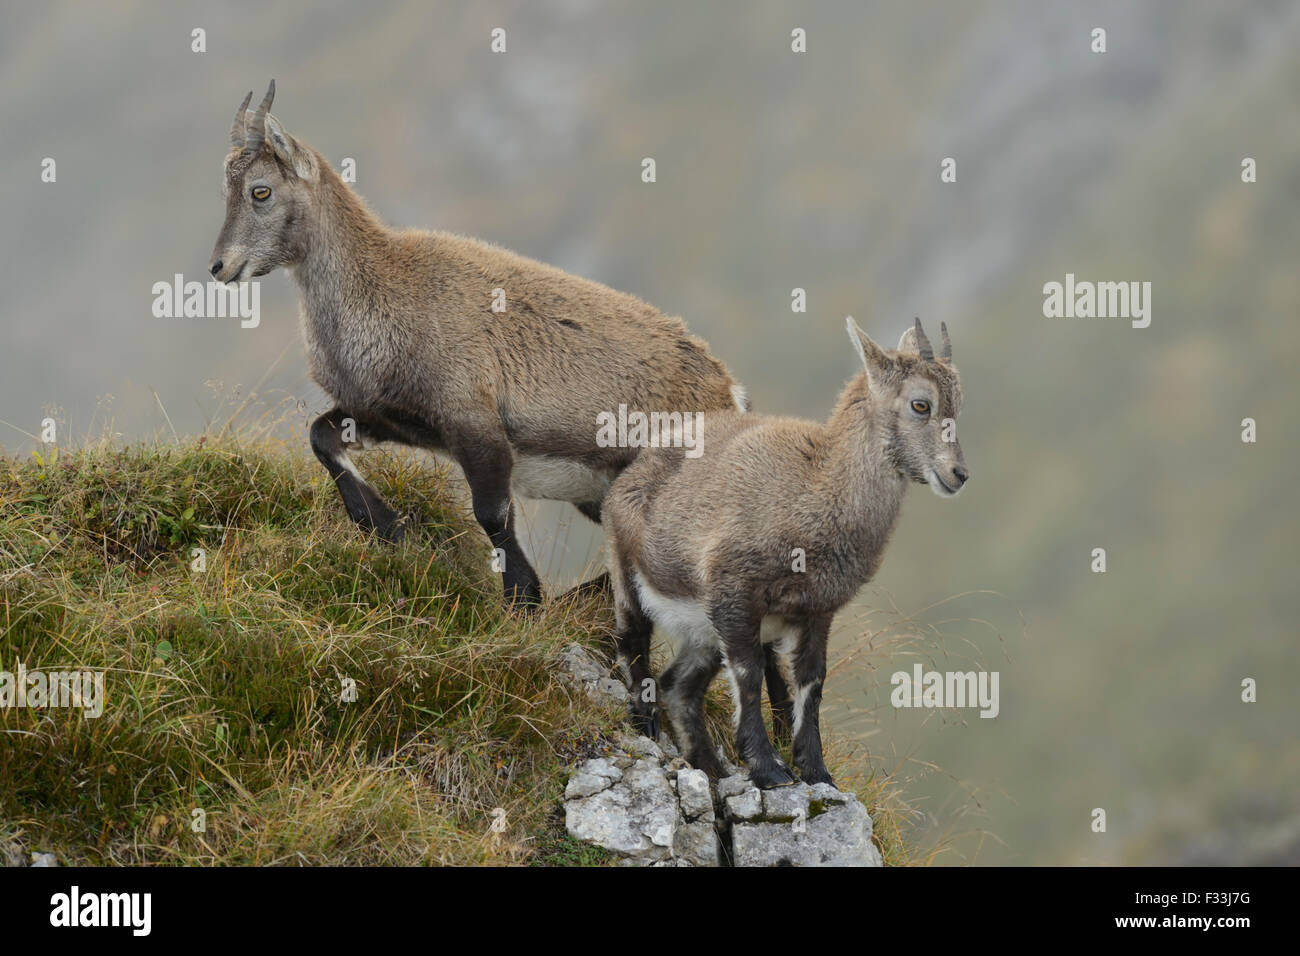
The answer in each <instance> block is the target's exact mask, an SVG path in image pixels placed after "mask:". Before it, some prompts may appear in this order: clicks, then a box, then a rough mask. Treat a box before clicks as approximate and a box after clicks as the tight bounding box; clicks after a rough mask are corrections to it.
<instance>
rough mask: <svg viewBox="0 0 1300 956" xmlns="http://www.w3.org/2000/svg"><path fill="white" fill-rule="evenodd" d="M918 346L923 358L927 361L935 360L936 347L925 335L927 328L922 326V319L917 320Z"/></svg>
mask: <svg viewBox="0 0 1300 956" xmlns="http://www.w3.org/2000/svg"><path fill="white" fill-rule="evenodd" d="M916 348H917V351H919V352H920V353H921V358H923V359H924V360H925V361H927V362H933V361H934V349H933V348H931V347H930V340H929V339H927V338H926V337H925V330H924V329H922V328H921V320H920V319H919V318H918V319H917V320H916Z"/></svg>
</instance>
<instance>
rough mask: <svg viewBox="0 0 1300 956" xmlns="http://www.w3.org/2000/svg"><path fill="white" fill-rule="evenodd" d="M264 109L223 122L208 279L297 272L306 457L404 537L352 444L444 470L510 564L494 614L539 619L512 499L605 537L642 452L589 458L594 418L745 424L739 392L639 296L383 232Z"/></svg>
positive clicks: (601, 451) (481, 251)
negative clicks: (721, 415)
mask: <svg viewBox="0 0 1300 956" xmlns="http://www.w3.org/2000/svg"><path fill="white" fill-rule="evenodd" d="M274 96H275V81H274V80H273V81H272V82H271V85H270V88H269V89H268V90H267V93H266V97H265V98H264V99H263V100H262V103H261V105H260V106H258V107H257V109H256V110H255V111H253V113H252V114H251V115H250V114H249V113H248V105H249V102H250V101H251V99H252V94H251V93H250V94H249V95H248V96H247V97H245V98H244V102H243V104H242V105H241V106H240V107H239V111H238V112H237V113H236V114H235V122H234V126H233V127H232V128H231V131H230V141H231V150H230V153H229V155H228V156H227V157H226V164H225V197H226V220H225V224H224V225H223V226H222V227H221V233H220V234H219V235H218V236H217V242H216V246H215V248H214V249H213V251H212V262H211V272H212V275H213V276H214V277H216V278H217V279H218V280H220V281H222V282H235V281H239V280H241V279H246V278H249V277H251V276H261V275H266V274H267V273H268V272H270V271H271V270H272V269H274V268H276V267H277V266H288V267H290V268H291V270H292V272H293V276H294V279H295V280H296V281H297V283H298V289H299V292H300V294H301V298H302V330H303V335H304V337H305V339H306V344H307V356H308V362H309V366H310V369H311V374H312V377H313V378H314V379H315V380H316V382H317V383H318V384H319V385H320V386H321V387H322V388H323V389H324V390H325V391H326V392H327V393H328V394H329V395H330V396H331V397H332V398H333V400H334V402H335V403H336V407H335V408H333V409H332V410H331V411H329V412H326V413H325V414H324V415H322V416H321V417H320V418H319V419H317V420H316V422H315V423H314V424H313V425H312V428H311V444H312V449H313V450H314V451H315V453H316V456H317V457H318V458H319V459H320V461H321V462H322V464H324V465H325V467H326V468H327V469H328V470H329V473H330V475H331V476H332V477H333V479H334V481H335V483H336V484H337V485H338V488H339V492H340V493H341V494H342V497H343V503H344V505H345V506H346V507H347V510H348V514H349V515H351V517H352V518H353V520H355V521H357V522H358V523H360V524H361V525H362V526H364V527H366V528H372V529H374V530H375V531H377V532H378V533H379V534H381V535H382V536H384V537H386V538H389V539H398V538H400V537H401V536H402V534H403V533H404V523H403V520H402V519H401V518H400V517H399V516H398V515H397V514H395V513H394V512H393V510H392V509H391V508H389V507H388V505H386V504H385V503H384V502H383V501H382V500H381V499H380V497H379V496H378V495H377V494H376V493H375V491H374V490H373V489H372V488H371V487H370V486H369V485H368V484H367V483H366V482H365V480H364V479H363V478H362V477H361V474H360V473H359V472H358V471H357V469H356V467H355V466H354V465H353V463H352V461H351V459H350V458H349V455H348V449H349V446H355V447H360V446H362V445H363V443H364V442H366V441H379V442H383V441H394V442H401V443H405V444H408V445H413V446H417V447H421V448H426V449H431V450H436V451H440V452H444V453H446V454H447V455H449V456H450V457H451V458H452V459H454V460H455V461H456V462H457V463H458V464H459V465H460V467H461V468H462V470H463V471H464V473H465V478H466V481H467V482H468V483H469V489H470V494H471V497H472V499H473V508H474V517H475V518H476V519H477V520H478V522H479V524H480V525H482V526H483V530H484V531H485V532H487V535H488V538H489V539H490V540H491V542H492V547H493V548H494V549H500V550H501V551H503V552H504V557H505V569H504V584H505V593H506V599H507V600H508V601H510V602H512V603H535V602H537V601H538V600H540V597H541V587H540V583H539V581H538V578H537V573H536V572H535V571H534V570H533V568H532V567H531V566H530V565H529V563H528V560H527V559H526V558H525V557H524V554H523V552H522V551H521V550H520V547H519V542H518V540H517V539H516V536H515V517H514V507H513V504H512V500H511V492H512V489H513V490H514V491H515V492H518V493H519V494H520V495H522V496H525V497H531V498H548V499H554V500H560V501H570V502H573V503H574V504H575V505H576V506H577V507H578V509H579V510H580V511H581V512H582V513H583V514H584V515H586V516H587V517H589V518H591V519H592V520H593V521H599V520H600V507H601V501H602V499H603V498H604V496H605V492H606V490H607V489H608V487H609V485H610V482H611V481H612V480H613V479H614V478H615V477H616V475H617V474H618V473H619V471H621V470H622V469H623V468H624V467H625V466H627V465H628V464H629V463H630V462H631V461H632V460H633V458H635V456H636V455H637V453H638V451H639V449H637V448H623V447H602V446H601V445H599V444H598V443H597V441H596V436H597V416H598V415H599V414H600V413H602V412H604V413H607V414H609V413H612V412H613V410H615V409H617V408H618V407H619V405H621V404H624V405H627V406H628V407H629V408H634V409H640V410H643V411H645V412H650V411H652V410H653V411H664V412H677V413H678V414H680V415H685V414H688V413H700V412H710V411H714V410H717V409H721V408H728V409H735V408H738V407H740V408H743V407H744V406H745V404H746V403H745V398H744V392H743V390H742V389H741V388H740V386H739V385H737V384H736V382H735V380H734V379H733V378H732V377H731V375H730V374H729V373H728V372H727V370H726V368H725V367H724V366H723V365H722V364H721V363H720V362H718V361H717V360H716V359H715V358H713V357H712V356H711V355H710V354H709V351H708V346H707V345H705V343H704V342H702V341H701V340H699V339H697V338H694V337H692V336H691V335H689V334H688V333H687V331H686V327H685V326H684V325H683V324H682V322H681V320H680V319H677V318H671V317H668V316H665V315H663V314H661V313H660V312H659V311H658V310H656V309H655V308H653V307H652V306H650V305H648V304H646V303H645V302H643V301H641V300H640V299H637V298H635V297H634V296H631V295H625V294H623V293H621V292H615V291H614V290H612V289H609V288H606V287H605V286H603V285H600V284H598V283H595V282H590V281H588V280H586V279H580V278H578V277H576V276H573V275H569V274H568V273H566V272H563V271H561V270H559V269H556V268H552V267H550V266H546V265H543V264H541V263H539V262H535V261H533V260H531V259H526V258H523V257H522V256H517V255H515V254H513V253H511V252H507V251H506V250H504V249H500V248H498V247H496V246H493V245H489V244H487V243H484V242H478V241H476V240H473V239H467V238H463V237H461V236H454V235H449V234H446V233H439V232H423V231H415V230H403V231H397V230H393V229H389V228H387V227H386V226H384V225H383V224H382V223H381V222H380V221H379V220H378V219H377V218H376V217H375V216H374V214H373V213H371V212H370V210H369V209H368V208H367V207H366V205H365V203H364V202H363V201H362V200H361V199H360V198H359V197H358V196H357V195H356V194H355V193H354V192H353V191H352V190H351V188H349V187H348V186H347V185H346V184H345V183H344V182H343V180H342V179H341V178H340V177H339V175H338V174H337V173H335V172H334V170H333V169H331V168H330V165H329V164H328V163H327V162H326V161H325V159H324V157H322V156H321V155H320V154H319V153H318V152H316V150H314V149H312V148H311V147H310V146H308V145H306V144H305V143H303V142H302V141H301V140H298V139H296V138H294V137H292V136H290V135H289V134H288V133H286V132H285V130H284V128H283V127H282V126H281V125H280V123H279V122H278V121H277V120H276V119H275V117H274V116H271V115H270V113H269V112H268V110H269V109H270V107H271V101H272V99H273V98H274ZM503 301H504V304H505V307H504V311H494V308H493V306H494V304H498V305H499V303H501V302H503ZM354 432H355V434H354Z"/></svg>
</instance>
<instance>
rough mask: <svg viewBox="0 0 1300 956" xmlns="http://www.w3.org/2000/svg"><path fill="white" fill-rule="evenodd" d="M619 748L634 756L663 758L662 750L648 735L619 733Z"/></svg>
mask: <svg viewBox="0 0 1300 956" xmlns="http://www.w3.org/2000/svg"><path fill="white" fill-rule="evenodd" d="M617 743H618V746H619V749H621V750H623V751H626V752H627V753H629V754H632V755H633V756H636V757H654V758H655V759H656V760H661V761H662V760H663V759H664V752H663V750H661V749H660V748H659V745H658V744H656V743H655V742H654V741H653V740H651V739H650V738H649V737H644V736H640V737H639V736H637V735H636V734H620V735H619V737H618V740H617Z"/></svg>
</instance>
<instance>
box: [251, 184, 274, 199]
mask: <svg viewBox="0 0 1300 956" xmlns="http://www.w3.org/2000/svg"><path fill="white" fill-rule="evenodd" d="M253 198H254V199H256V200H258V201H261V200H264V199H270V198H271V187H270V186H258V187H257V188H256V189H254V190H253Z"/></svg>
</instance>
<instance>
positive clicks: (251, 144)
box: [244, 80, 275, 153]
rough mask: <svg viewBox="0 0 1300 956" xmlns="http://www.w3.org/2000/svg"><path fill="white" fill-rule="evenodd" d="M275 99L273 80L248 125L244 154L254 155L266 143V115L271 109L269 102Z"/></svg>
mask: <svg viewBox="0 0 1300 956" xmlns="http://www.w3.org/2000/svg"><path fill="white" fill-rule="evenodd" d="M274 99H275V80H272V81H271V85H270V86H269V87H267V89H266V96H264V97H262V102H261V103H260V104H259V105H258V107H257V112H256V113H254V114H253V118H252V119H251V120H250V121H249V123H248V129H247V133H246V135H245V137H244V152H246V153H256V152H258V151H259V150H261V148H262V143H264V142H266V113H267V110H269V109H270V108H271V101H272V100H274Z"/></svg>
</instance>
